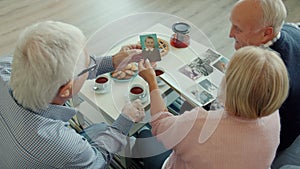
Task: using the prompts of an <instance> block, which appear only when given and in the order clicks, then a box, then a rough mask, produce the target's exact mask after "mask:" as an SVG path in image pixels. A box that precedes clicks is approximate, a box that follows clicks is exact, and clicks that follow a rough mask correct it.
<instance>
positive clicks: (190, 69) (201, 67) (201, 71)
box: [179, 57, 214, 80]
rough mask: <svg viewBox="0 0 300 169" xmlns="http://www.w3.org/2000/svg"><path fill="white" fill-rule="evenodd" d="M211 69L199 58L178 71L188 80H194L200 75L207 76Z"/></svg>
mask: <svg viewBox="0 0 300 169" xmlns="http://www.w3.org/2000/svg"><path fill="white" fill-rule="evenodd" d="M213 70H214V69H213V67H211V66H210V65H209V64H207V63H205V62H204V60H202V59H200V58H199V57H198V58H196V59H194V60H193V61H192V62H191V63H190V64H188V65H185V66H184V67H182V68H180V69H179V71H180V72H181V73H183V74H185V75H186V76H188V77H189V78H191V79H193V80H196V79H198V78H199V77H201V76H202V75H204V76H208V75H210V74H211V73H212V72H213Z"/></svg>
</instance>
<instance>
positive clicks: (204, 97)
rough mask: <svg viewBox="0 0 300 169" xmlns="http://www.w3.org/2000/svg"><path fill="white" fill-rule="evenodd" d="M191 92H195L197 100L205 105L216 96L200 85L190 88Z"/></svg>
mask: <svg viewBox="0 0 300 169" xmlns="http://www.w3.org/2000/svg"><path fill="white" fill-rule="evenodd" d="M190 92H191V93H192V94H193V96H194V97H195V98H196V100H197V101H199V102H200V103H201V104H203V105H205V104H207V103H208V102H209V101H211V100H212V99H213V98H214V97H213V95H211V94H210V93H208V92H206V91H205V90H203V89H201V88H200V87H194V88H193V89H191V90H190Z"/></svg>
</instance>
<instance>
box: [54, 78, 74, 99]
mask: <svg viewBox="0 0 300 169" xmlns="http://www.w3.org/2000/svg"><path fill="white" fill-rule="evenodd" d="M72 86H73V80H70V81H69V82H68V83H66V84H65V85H63V86H62V87H60V89H59V90H58V96H59V97H62V98H71V97H72Z"/></svg>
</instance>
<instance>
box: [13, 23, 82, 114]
mask: <svg viewBox="0 0 300 169" xmlns="http://www.w3.org/2000/svg"><path fill="white" fill-rule="evenodd" d="M85 42H86V38H85V36H84V35H83V33H82V31H81V30H79V29H78V28H76V27H75V26H72V25H70V24H66V23H62V22H55V21H44V22H40V23H37V24H34V25H32V26H29V27H27V28H26V29H25V30H24V31H23V32H22V33H21V35H20V37H19V39H18V41H17V45H16V49H15V52H14V56H13V62H12V73H11V80H10V86H11V88H12V90H13V95H14V97H15V99H16V100H17V101H18V103H19V104H21V105H22V106H24V107H25V108H29V109H32V110H37V109H43V108H46V107H47V105H48V104H49V103H51V101H52V99H53V98H54V97H55V96H56V94H57V91H58V90H59V88H60V87H61V86H62V85H64V84H65V83H67V82H68V81H70V80H71V79H72V78H73V77H74V74H75V73H78V71H80V70H79V67H84V63H85V58H84V57H79V56H80V55H82V53H83V49H84V45H85Z"/></svg>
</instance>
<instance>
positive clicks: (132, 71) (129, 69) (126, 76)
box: [110, 62, 138, 82]
mask: <svg viewBox="0 0 300 169" xmlns="http://www.w3.org/2000/svg"><path fill="white" fill-rule="evenodd" d="M137 74H138V65H137V63H134V62H133V63H129V64H128V65H127V66H126V67H125V68H124V69H123V70H115V71H113V72H111V73H110V76H111V77H112V79H113V80H115V81H117V82H128V81H130V79H132V78H133V77H135V76H136V75H137Z"/></svg>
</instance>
